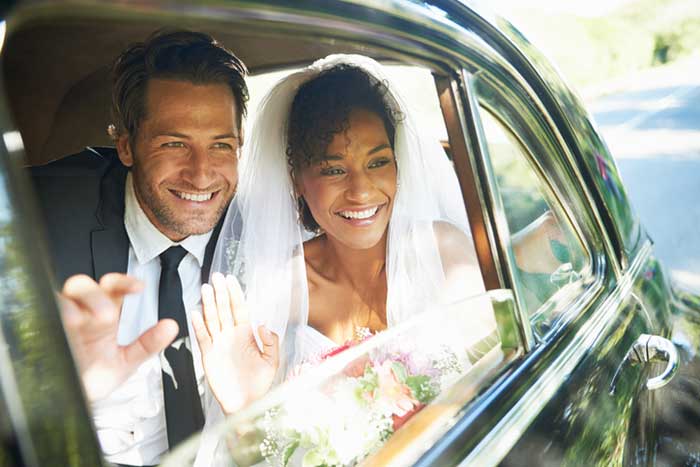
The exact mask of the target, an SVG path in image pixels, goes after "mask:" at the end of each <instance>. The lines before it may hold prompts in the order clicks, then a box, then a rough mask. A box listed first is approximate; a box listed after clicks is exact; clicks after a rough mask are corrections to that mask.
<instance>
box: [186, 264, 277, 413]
mask: <svg viewBox="0 0 700 467" xmlns="http://www.w3.org/2000/svg"><path fill="white" fill-rule="evenodd" d="M202 309H203V313H202V314H203V318H202V316H200V315H199V314H194V315H193V317H192V325H193V328H194V332H195V335H196V336H197V342H199V348H200V350H201V352H202V365H203V366H204V373H205V375H206V377H207V381H208V382H209V386H210V387H211V389H212V392H213V393H214V396H215V397H216V400H217V401H218V402H219V404H220V405H221V408H222V409H223V411H224V413H226V414H227V415H230V414H232V413H234V412H236V411H238V410H240V409H241V408H243V407H245V406H246V405H248V404H249V403H251V402H253V401H255V400H256V399H259V398H260V397H262V396H263V395H264V394H265V393H266V392H267V391H268V390H269V389H270V386H271V385H272V380H273V378H274V377H275V373H276V372H277V368H278V366H279V345H278V344H279V342H278V338H277V335H276V334H275V333H273V332H271V331H270V330H268V329H267V328H266V327H264V326H260V327H259V328H258V332H259V335H260V340H261V343H262V352H261V351H260V349H259V348H258V346H257V344H256V342H255V337H254V335H253V328H252V326H251V325H250V323H249V322H248V311H247V310H246V305H245V300H244V298H243V292H242V290H241V287H240V285H239V284H238V281H237V280H236V278H235V277H233V276H227V277H226V278H224V276H223V274H220V273H215V274H213V275H212V285H209V284H204V285H202Z"/></svg>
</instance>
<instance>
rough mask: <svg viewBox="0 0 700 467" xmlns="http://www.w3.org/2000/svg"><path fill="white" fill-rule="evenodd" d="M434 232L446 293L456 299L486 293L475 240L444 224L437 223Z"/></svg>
mask: <svg viewBox="0 0 700 467" xmlns="http://www.w3.org/2000/svg"><path fill="white" fill-rule="evenodd" d="M433 232H434V234H435V240H436V243H437V246H438V251H439V252H440V260H441V261H442V267H443V269H444V272H445V279H446V281H447V282H446V287H447V290H446V292H447V293H448V294H449V295H450V296H452V297H453V298H455V299H456V298H461V297H466V296H472V295H477V294H480V293H483V292H484V282H483V279H482V277H481V269H480V268H479V261H478V259H477V257H476V250H475V249H474V242H473V241H472V237H471V236H470V235H469V234H468V233H467V232H465V231H463V230H462V229H460V228H459V227H457V226H456V225H454V224H451V223H449V222H444V221H438V222H434V223H433Z"/></svg>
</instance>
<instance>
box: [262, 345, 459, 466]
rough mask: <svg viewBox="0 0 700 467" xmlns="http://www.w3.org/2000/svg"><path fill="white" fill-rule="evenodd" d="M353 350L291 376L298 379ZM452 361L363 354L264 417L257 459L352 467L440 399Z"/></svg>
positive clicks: (408, 354) (281, 463) (452, 368)
mask: <svg viewBox="0 0 700 467" xmlns="http://www.w3.org/2000/svg"><path fill="white" fill-rule="evenodd" d="M352 345H354V344H346V345H345V346H342V347H339V348H338V349H334V350H333V351H331V352H329V353H327V354H325V355H321V356H320V357H319V358H318V359H317V360H316V362H313V363H306V364H304V365H302V366H301V367H300V368H296V369H295V370H294V371H293V372H292V373H293V374H295V375H299V374H300V373H304V372H305V371H308V370H309V369H311V368H313V367H314V366H315V365H317V364H319V363H320V362H322V361H323V360H325V359H327V358H328V357H330V356H333V355H335V354H338V353H340V352H342V351H343V350H346V349H347V348H348V347H350V346H352ZM456 359H457V357H456V356H455V355H450V354H449V352H447V353H445V354H444V355H442V356H440V357H439V358H437V359H431V358H427V357H419V356H418V355H417V353H416V352H405V351H401V350H396V349H395V350H393V351H392V350H377V351H375V352H373V353H371V354H370V355H365V356H364V357H361V358H359V359H357V360H355V361H354V362H353V363H351V364H350V365H348V366H347V367H346V368H345V369H344V371H343V372H342V374H339V375H336V376H335V377H334V378H332V379H331V380H330V381H329V382H328V383H327V384H325V385H323V387H319V388H316V389H314V390H313V393H311V394H306V397H303V398H300V400H295V401H294V403H293V404H286V405H285V406H284V407H283V408H277V409H273V410H269V411H268V412H266V414H265V417H264V421H263V423H262V425H263V431H264V434H265V438H264V440H263V441H262V443H261V445H260V450H261V453H262V454H263V456H264V457H265V459H266V461H267V462H268V463H269V464H271V465H279V466H286V465H288V464H289V463H290V461H291V462H292V464H294V465H299V464H300V465H302V466H304V467H311V466H329V467H330V466H340V465H354V464H356V463H358V462H359V461H361V460H362V459H364V458H365V457H367V456H368V455H370V454H372V453H373V452H375V451H377V450H378V449H379V448H380V447H381V446H382V445H383V444H384V442H385V441H386V440H387V439H388V438H389V437H390V436H391V435H392V434H393V433H394V432H395V431H396V430H398V429H399V428H400V427H401V426H402V425H403V424H404V423H405V422H406V421H407V420H408V419H409V418H410V417H411V416H413V415H414V414H415V413H417V412H418V411H420V410H421V409H422V408H423V407H424V406H425V405H426V404H428V403H429V402H430V401H432V400H433V399H434V398H435V397H436V396H437V395H438V394H439V392H440V388H441V380H442V379H443V378H444V376H445V375H446V374H448V373H450V372H454V371H455V370H456V366H458V365H456Z"/></svg>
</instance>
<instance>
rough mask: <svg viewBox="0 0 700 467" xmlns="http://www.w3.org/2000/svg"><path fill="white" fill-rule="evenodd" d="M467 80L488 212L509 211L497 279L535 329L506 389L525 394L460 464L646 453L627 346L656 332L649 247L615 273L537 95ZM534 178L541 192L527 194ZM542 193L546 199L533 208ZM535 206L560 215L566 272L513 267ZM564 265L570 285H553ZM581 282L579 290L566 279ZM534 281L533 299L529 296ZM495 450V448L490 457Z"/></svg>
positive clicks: (479, 77) (572, 461) (608, 458)
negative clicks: (649, 295) (505, 282)
mask: <svg viewBox="0 0 700 467" xmlns="http://www.w3.org/2000/svg"><path fill="white" fill-rule="evenodd" d="M465 81H466V82H467V86H466V87H467V89H469V90H470V91H471V92H472V93H473V96H472V102H473V104H472V106H473V107H475V108H476V109H477V110H476V111H474V109H472V111H471V115H473V116H474V118H475V119H477V120H478V123H477V125H476V128H477V129H480V131H478V133H477V138H479V139H480V141H482V145H481V149H482V155H483V156H484V159H483V162H484V166H483V167H482V170H483V172H482V173H483V174H484V175H485V178H487V179H488V180H489V181H488V183H489V184H490V186H491V195H492V197H493V200H492V203H493V204H492V207H493V210H494V213H493V215H492V216H493V218H494V219H503V218H505V222H500V223H497V224H498V225H497V226H496V229H500V232H499V237H500V239H501V245H502V248H503V250H504V254H503V255H502V258H504V259H505V261H504V263H506V265H505V266H504V269H506V270H507V271H508V272H507V274H505V276H506V277H508V278H509V279H510V280H511V281H512V282H511V285H512V287H513V289H514V290H515V293H516V296H517V297H518V298H519V299H518V305H519V307H520V310H521V311H522V312H524V314H525V315H526V316H527V319H524V320H523V321H524V323H525V325H526V326H528V325H529V328H530V331H529V333H531V340H530V343H531V346H530V348H529V350H530V354H529V355H528V356H527V357H526V358H525V359H524V361H523V363H522V367H521V371H522V373H520V377H519V381H517V382H514V383H513V384H514V386H513V392H516V391H521V392H520V394H519V397H518V400H517V401H515V402H514V404H513V406H512V408H511V409H510V411H509V412H508V413H507V414H506V415H504V416H503V417H502V418H501V420H500V421H499V423H498V424H496V425H495V426H494V428H493V430H492V431H491V432H490V433H489V435H488V436H487V437H486V439H485V440H484V441H483V442H482V443H481V444H480V445H479V446H477V448H476V449H475V451H473V452H472V453H471V454H470V455H469V457H468V458H467V461H466V463H470V462H474V464H475V465H480V462H481V461H482V460H489V459H490V460H498V457H499V456H502V455H503V454H505V452H509V453H508V455H506V456H505V457H504V458H503V459H502V463H503V465H533V464H535V465H560V464H565V465H580V464H581V463H584V464H586V465H615V464H621V463H623V462H624V463H629V462H634V463H639V462H641V463H644V462H645V461H647V460H651V459H653V455H651V453H650V447H651V446H652V444H651V442H652V438H653V428H654V426H653V417H652V416H650V414H652V413H653V397H652V395H651V393H650V392H649V390H648V389H647V388H646V383H647V381H648V379H649V378H650V374H649V370H650V368H649V366H645V365H643V364H642V365H639V364H633V362H632V361H631V359H630V354H629V352H630V349H631V348H632V347H633V346H634V345H635V343H636V342H637V341H638V339H639V338H640V336H643V335H645V334H652V333H654V332H658V331H659V326H658V324H657V321H656V319H655V317H652V316H650V315H649V313H648V311H647V309H646V308H645V306H644V304H643V303H642V302H641V301H640V299H639V298H638V296H637V294H636V293H635V288H634V283H635V281H636V278H637V277H639V276H640V275H642V274H643V271H644V270H645V269H646V268H647V267H648V264H647V262H648V260H649V254H650V244H648V242H647V244H646V245H645V246H644V247H642V248H641V249H640V253H639V254H638V255H637V256H635V257H634V260H633V261H632V262H631V263H630V264H629V266H628V268H627V269H626V270H624V271H623V270H622V268H621V266H620V264H618V260H617V258H618V255H617V254H616V252H615V249H614V247H613V242H612V241H610V239H609V238H608V237H607V236H608V235H613V234H614V233H613V232H608V231H606V228H605V226H604V225H603V223H602V222H601V216H600V215H599V214H598V213H597V212H596V210H597V206H596V204H595V202H594V201H593V200H594V199H595V197H593V196H591V193H590V191H589V190H590V189H589V188H588V187H587V186H586V184H585V182H584V180H585V177H582V176H581V173H580V172H578V169H577V165H576V161H575V160H572V158H571V157H570V155H569V154H570V153H569V152H568V151H567V147H566V146H564V145H563V144H561V142H560V141H561V139H560V137H559V138H558V137H557V135H558V133H559V130H558V128H557V127H556V126H554V125H552V124H551V123H550V122H552V121H553V119H552V118H551V117H549V115H548V113H547V110H546V109H544V108H543V106H541V104H540V105H538V98H537V97H536V96H534V95H533V93H531V92H528V91H527V90H526V89H523V87H520V86H519V85H518V81H517V79H515V78H514V77H513V78H512V80H499V79H498V78H496V77H493V76H489V72H488V70H478V71H476V73H472V74H471V75H465ZM534 186H539V192H540V195H541V196H542V199H538V195H537V194H534V193H533V190H532V188H533V187H534ZM528 187H529V188H528ZM542 200H544V201H546V203H547V206H546V207H544V208H542V207H540V208H537V207H536V205H537V204H538V202H539V203H541V202H542ZM538 209H539V210H540V211H538ZM542 209H544V211H545V212H547V213H553V214H554V215H555V217H556V226H557V229H556V230H558V233H559V234H560V235H559V238H558V239H552V238H551V237H552V235H551V232H550V233H549V239H548V240H549V244H550V248H551V253H552V254H553V255H554V256H556V257H557V258H558V259H559V260H560V261H561V262H562V268H558V269H557V270H556V271H554V272H552V273H550V274H548V275H544V276H541V275H539V274H533V273H532V271H527V270H526V269H527V267H525V268H524V267H523V266H522V265H521V264H518V259H517V256H518V254H517V250H518V246H517V245H516V243H517V240H518V235H519V232H518V230H519V229H522V224H523V222H525V223H527V222H528V220H527V219H528V216H530V217H531V216H533V215H537V213H538V212H541V210H542ZM524 210H534V213H533V214H529V215H528V214H523V211H524ZM523 217H524V218H525V220H523ZM555 236H556V235H555ZM577 237H578V238H577ZM576 240H578V241H576ZM521 249H522V247H521ZM525 249H526V250H531V252H532V254H534V255H535V256H538V257H543V256H545V255H546V254H547V253H548V251H547V248H546V245H544V244H542V243H533V244H531V245H526V246H525ZM521 254H522V253H521ZM567 263H571V264H568V265H567V266H566V267H564V265H565V264H567ZM584 263H587V264H588V266H590V269H587V268H586V267H582V266H583V265H584ZM572 266H573V267H572ZM562 273H564V275H567V274H568V275H569V278H568V279H564V281H570V283H568V284H563V286H561V282H560V283H559V284H560V285H559V286H558V285H557V281H561V280H562V278H561V277H559V275H561V274H562ZM538 275H539V276H540V277H538ZM547 276H548V277H547ZM586 276H588V279H586ZM578 281H581V284H580V287H578V288H576V287H572V286H573V285H574V284H575V283H576V282H578ZM558 287H561V288H559V290H556V289H557V288H558ZM533 289H534V290H535V291H536V292H537V293H538V294H539V296H533V294H532V290H533ZM566 289H570V290H568V291H566ZM568 294H571V295H569V296H566V295H568ZM666 342H668V341H666ZM525 388H527V389H525ZM516 439H517V440H518V441H517V442H515V441H514V440H516ZM506 440H513V441H506ZM494 453H500V454H496V459H494Z"/></svg>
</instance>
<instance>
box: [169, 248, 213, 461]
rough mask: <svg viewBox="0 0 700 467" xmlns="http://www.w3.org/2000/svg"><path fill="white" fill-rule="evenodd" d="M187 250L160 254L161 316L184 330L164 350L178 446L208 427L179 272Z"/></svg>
mask: <svg viewBox="0 0 700 467" xmlns="http://www.w3.org/2000/svg"><path fill="white" fill-rule="evenodd" d="M186 254H187V251H185V249H184V248H182V247H181V246H172V247H170V248H168V249H167V250H165V251H164V252H163V253H161V255H160V265H161V271H160V284H159V286H158V319H163V318H171V319H174V320H175V321H177V325H178V326H179V328H180V331H179V332H178V334H177V338H175V341H174V342H173V343H172V344H171V345H170V346H168V347H167V348H166V349H165V351H164V356H165V361H162V362H161V363H162V365H163V396H164V400H165V421H166V426H167V431H168V445H169V446H170V448H171V449H172V448H174V447H175V446H176V445H177V444H178V443H180V442H181V441H183V440H185V439H186V438H187V437H189V436H190V435H191V434H193V433H196V432H197V431H199V430H201V429H202V427H203V426H204V414H203V413H202V404H201V402H200V400H199V392H198V391H197V378H196V376H195V374H194V364H193V363H192V353H191V352H190V350H189V347H190V343H189V339H190V338H189V335H188V331H187V316H186V314H185V305H184V304H183V303H182V282H180V275H179V274H178V272H177V267H178V266H179V265H180V261H182V258H184V257H185V255H186Z"/></svg>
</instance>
